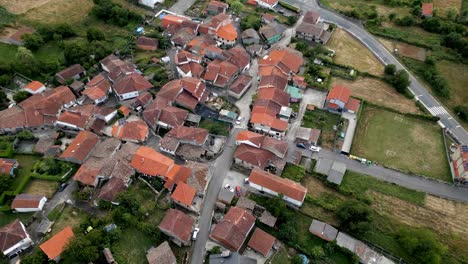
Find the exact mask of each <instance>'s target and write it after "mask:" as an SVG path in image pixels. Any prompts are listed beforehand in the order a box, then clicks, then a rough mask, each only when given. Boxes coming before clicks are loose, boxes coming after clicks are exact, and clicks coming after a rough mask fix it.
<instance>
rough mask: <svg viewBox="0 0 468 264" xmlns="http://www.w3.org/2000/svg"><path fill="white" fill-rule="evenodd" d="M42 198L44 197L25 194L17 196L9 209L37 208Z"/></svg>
mask: <svg viewBox="0 0 468 264" xmlns="http://www.w3.org/2000/svg"><path fill="white" fill-rule="evenodd" d="M44 197H45V196H44V195H31V194H27V193H22V194H18V195H16V197H15V199H14V200H13V202H12V203H11V208H12V209H18V208H39V204H40V203H41V200H42V199H43V198H44Z"/></svg>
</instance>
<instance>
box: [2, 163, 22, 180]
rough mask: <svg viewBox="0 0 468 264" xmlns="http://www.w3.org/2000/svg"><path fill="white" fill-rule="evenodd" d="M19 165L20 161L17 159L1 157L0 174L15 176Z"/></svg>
mask: <svg viewBox="0 0 468 264" xmlns="http://www.w3.org/2000/svg"><path fill="white" fill-rule="evenodd" d="M18 167H19V163H18V161H16V160H15V159H5V158H0V174H8V175H10V176H13V177H14V176H15V170H16V169H17V168H18Z"/></svg>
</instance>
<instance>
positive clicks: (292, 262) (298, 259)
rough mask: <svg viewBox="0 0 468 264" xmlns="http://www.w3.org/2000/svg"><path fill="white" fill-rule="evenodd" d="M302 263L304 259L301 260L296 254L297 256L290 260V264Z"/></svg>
mask: <svg viewBox="0 0 468 264" xmlns="http://www.w3.org/2000/svg"><path fill="white" fill-rule="evenodd" d="M302 263H304V259H303V258H302V256H301V255H299V254H297V255H294V256H293V257H292V258H291V264H302Z"/></svg>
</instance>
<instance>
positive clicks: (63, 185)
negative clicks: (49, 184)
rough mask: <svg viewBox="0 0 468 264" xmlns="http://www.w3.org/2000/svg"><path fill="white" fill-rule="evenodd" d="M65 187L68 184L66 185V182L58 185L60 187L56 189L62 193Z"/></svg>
mask: <svg viewBox="0 0 468 264" xmlns="http://www.w3.org/2000/svg"><path fill="white" fill-rule="evenodd" d="M67 186H68V183H66V182H64V183H62V184H60V187H59V188H58V191H59V192H63V190H65V188H67Z"/></svg>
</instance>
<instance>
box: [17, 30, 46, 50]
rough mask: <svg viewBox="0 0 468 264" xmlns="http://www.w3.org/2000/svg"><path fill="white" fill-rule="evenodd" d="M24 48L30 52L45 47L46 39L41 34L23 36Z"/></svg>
mask: <svg viewBox="0 0 468 264" xmlns="http://www.w3.org/2000/svg"><path fill="white" fill-rule="evenodd" d="M22 38H23V41H24V46H25V47H26V48H28V49H30V50H37V49H39V48H40V47H41V46H42V45H44V39H43V38H42V36H41V35H40V34H39V33H32V34H25V35H23V37H22Z"/></svg>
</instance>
